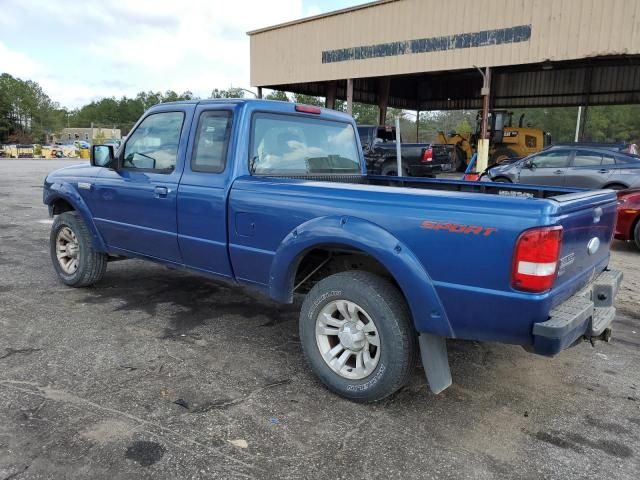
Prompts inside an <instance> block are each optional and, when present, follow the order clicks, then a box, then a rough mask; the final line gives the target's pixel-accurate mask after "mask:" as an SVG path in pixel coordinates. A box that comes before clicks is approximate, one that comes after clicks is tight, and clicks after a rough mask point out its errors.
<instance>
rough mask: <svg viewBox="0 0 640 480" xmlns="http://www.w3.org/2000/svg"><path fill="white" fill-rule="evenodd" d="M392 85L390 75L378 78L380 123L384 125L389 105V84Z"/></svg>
mask: <svg viewBox="0 0 640 480" xmlns="http://www.w3.org/2000/svg"><path fill="white" fill-rule="evenodd" d="M390 85H391V79H390V78H389V77H382V78H380V79H378V108H379V109H380V113H379V115H378V125H384V124H385V122H386V119H387V106H388V105H389V86H390Z"/></svg>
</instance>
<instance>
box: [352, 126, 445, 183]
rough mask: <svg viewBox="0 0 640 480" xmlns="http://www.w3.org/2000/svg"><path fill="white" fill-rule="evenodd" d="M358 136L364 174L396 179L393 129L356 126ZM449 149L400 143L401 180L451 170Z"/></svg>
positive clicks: (396, 163)
mask: <svg viewBox="0 0 640 480" xmlns="http://www.w3.org/2000/svg"><path fill="white" fill-rule="evenodd" d="M358 135H359V136H360V143H361V144H362V150H363V153H364V158H365V161H366V164H367V172H368V173H369V174H370V175H394V176H395V175H397V174H398V162H397V153H396V129H395V127H393V126H391V125H358ZM452 152H453V149H452V147H450V146H449V145H439V144H431V143H402V140H401V142H400V156H401V159H402V172H401V174H402V176H403V177H425V176H432V175H435V174H437V173H440V172H449V171H452V170H453V166H452V161H451V158H452V157H451V155H452Z"/></svg>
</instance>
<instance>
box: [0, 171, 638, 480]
mask: <svg viewBox="0 0 640 480" xmlns="http://www.w3.org/2000/svg"><path fill="white" fill-rule="evenodd" d="M73 162H74V161H56V160H0V480H5V479H8V478H12V479H26V478H93V479H101V478H105V479H120V478H132V479H134V478H135V479H138V478H167V479H172V478H225V479H226V478H274V477H280V478H365V477H367V478H390V477H394V478H396V477H399V476H402V478H455V479H458V478H473V479H491V478H501V479H502V478H531V479H534V478H535V479H537V478H554V479H578V478H616V479H634V480H635V479H637V478H640V354H639V350H638V347H639V346H640V300H639V292H640V252H637V251H635V250H634V249H633V248H632V247H631V246H629V245H625V244H622V243H616V244H615V245H614V253H613V258H612V264H613V265H614V266H615V267H617V268H621V269H622V270H624V272H625V276H626V278H625V282H624V284H623V288H622V291H621V292H620V294H619V296H618V306H619V310H618V316H617V318H616V321H615V323H614V336H613V339H612V341H611V342H610V343H608V344H603V343H598V344H596V346H595V347H591V346H590V345H589V344H588V343H584V344H582V345H580V346H578V347H576V348H573V349H571V350H569V351H567V352H564V353H563V354H562V355H560V356H559V357H557V358H553V359H547V358H542V357H537V356H534V355H531V354H528V353H526V352H525V351H524V350H522V349H521V348H519V347H516V346H508V345H494V344H481V343H476V342H464V341H451V342H449V356H450V360H451V364H452V373H453V379H454V385H453V386H452V387H451V388H450V389H448V390H446V391H445V392H444V393H442V394H440V395H438V396H435V395H433V394H431V393H430V392H429V391H428V388H427V386H426V384H425V380H424V378H423V372H422V370H418V371H416V374H415V375H414V377H413V378H412V381H411V382H410V384H409V385H408V386H407V387H406V388H405V389H403V390H402V391H401V392H399V393H398V394H397V395H395V396H394V397H392V398H391V399H389V400H387V401H385V402H383V403H381V404H376V405H357V404H354V403H350V402H348V401H345V400H342V399H341V398H339V397H336V396H335V395H333V394H331V393H329V392H328V391H327V390H326V389H324V388H323V387H322V386H321V385H320V384H319V382H317V381H316V379H315V378H314V376H313V375H312V374H311V373H310V371H309V370H308V369H307V367H306V366H305V364H304V360H303V358H302V354H301V351H300V345H299V342H298V337H297V310H298V305H294V306H282V305H277V304H275V303H272V302H270V301H269V300H267V299H264V298H261V297H258V296H257V295H254V294H253V293H252V292H249V291H243V290H239V289H231V288H229V287H227V286H225V285H222V284H219V283H216V282H214V281H211V280H209V279H206V278H203V277H199V276H195V275H191V274H187V273H184V272H177V271H170V270H168V269H166V268H164V267H160V266H157V265H154V264H150V263H145V262H141V261H123V262H115V263H112V264H110V266H109V270H108V272H107V275H106V277H105V279H104V280H103V281H102V282H101V283H100V284H99V285H98V286H96V287H95V288H89V289H80V290H76V289H71V288H67V287H65V286H63V285H62V284H61V283H59V282H58V281H57V280H56V277H55V275H54V272H53V268H52V267H51V264H50V260H49V254H48V233H49V228H50V221H49V220H48V217H47V211H46V209H45V207H44V206H43V205H42V204H41V184H42V179H43V177H44V176H45V174H46V173H47V172H48V171H50V170H53V169H55V168H59V167H61V166H63V165H69V164H72V163H73ZM76 162H77V161H76Z"/></svg>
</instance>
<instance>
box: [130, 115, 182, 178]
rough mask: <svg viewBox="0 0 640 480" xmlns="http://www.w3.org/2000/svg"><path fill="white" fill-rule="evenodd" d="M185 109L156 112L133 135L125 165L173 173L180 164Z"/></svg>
mask: <svg viewBox="0 0 640 480" xmlns="http://www.w3.org/2000/svg"><path fill="white" fill-rule="evenodd" d="M183 122H184V113H183V112H161V113H153V114H151V115H149V116H148V117H147V118H145V119H144V120H143V121H142V123H141V124H140V125H138V128H136V129H135V131H134V132H133V133H132V134H131V135H130V136H129V138H128V139H127V143H126V144H125V147H124V158H123V163H122V166H123V167H124V168H127V169H137V170H152V171H158V172H160V173H171V172H172V171H173V170H174V169H175V166H176V160H177V157H178V144H179V143H180V134H181V132H182V124H183Z"/></svg>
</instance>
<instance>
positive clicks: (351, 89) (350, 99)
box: [347, 78, 353, 115]
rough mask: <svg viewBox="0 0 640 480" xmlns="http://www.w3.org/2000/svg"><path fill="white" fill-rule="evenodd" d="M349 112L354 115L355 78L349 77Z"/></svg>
mask: <svg viewBox="0 0 640 480" xmlns="http://www.w3.org/2000/svg"><path fill="white" fill-rule="evenodd" d="M347 113H348V114H349V115H353V78H347Z"/></svg>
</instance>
